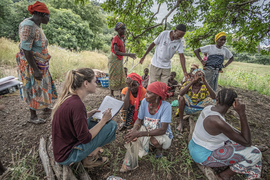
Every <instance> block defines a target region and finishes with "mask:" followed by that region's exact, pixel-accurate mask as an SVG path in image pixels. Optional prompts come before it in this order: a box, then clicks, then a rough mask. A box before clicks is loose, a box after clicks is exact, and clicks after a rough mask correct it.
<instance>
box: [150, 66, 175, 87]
mask: <svg viewBox="0 0 270 180" xmlns="http://www.w3.org/2000/svg"><path fill="white" fill-rule="evenodd" d="M170 74H171V68H170V69H162V68H158V67H156V66H154V65H152V64H151V66H150V77H149V83H148V85H149V84H151V83H152V82H155V81H158V80H160V82H164V83H166V84H167V83H168V79H169V78H170Z"/></svg>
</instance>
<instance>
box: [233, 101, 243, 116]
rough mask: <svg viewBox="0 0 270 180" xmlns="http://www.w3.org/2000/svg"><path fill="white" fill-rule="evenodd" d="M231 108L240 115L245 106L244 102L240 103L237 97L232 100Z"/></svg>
mask: <svg viewBox="0 0 270 180" xmlns="http://www.w3.org/2000/svg"><path fill="white" fill-rule="evenodd" d="M233 109H234V110H235V111H236V112H237V113H238V114H239V115H240V114H243V113H245V110H246V106H245V104H241V103H240V102H239V100H238V99H237V98H235V101H234V102H233Z"/></svg>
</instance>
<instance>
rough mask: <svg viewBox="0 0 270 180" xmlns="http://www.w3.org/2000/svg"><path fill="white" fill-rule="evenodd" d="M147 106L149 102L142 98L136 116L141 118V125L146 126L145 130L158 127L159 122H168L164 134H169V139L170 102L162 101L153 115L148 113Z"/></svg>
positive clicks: (170, 132) (170, 135)
mask: <svg viewBox="0 0 270 180" xmlns="http://www.w3.org/2000/svg"><path fill="white" fill-rule="evenodd" d="M148 107H149V103H148V102H147V101H146V100H145V99H143V100H142V102H141V106H140V109H139V114H138V118H139V119H141V120H143V125H144V126H145V127H146V129H147V130H149V131H151V130H154V129H158V128H160V127H161V123H168V124H169V125H168V129H167V131H166V134H167V135H168V136H169V138H170V139H172V138H173V134H172V131H171V126H170V123H171V119H172V106H171V104H170V103H168V102H166V101H162V102H161V105H160V107H159V110H158V112H156V114H154V115H151V114H150V113H149V111H148Z"/></svg>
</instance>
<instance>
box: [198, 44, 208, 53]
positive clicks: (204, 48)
mask: <svg viewBox="0 0 270 180" xmlns="http://www.w3.org/2000/svg"><path fill="white" fill-rule="evenodd" d="M209 49H210V45H207V46H203V47H200V50H201V52H202V53H208V51H209Z"/></svg>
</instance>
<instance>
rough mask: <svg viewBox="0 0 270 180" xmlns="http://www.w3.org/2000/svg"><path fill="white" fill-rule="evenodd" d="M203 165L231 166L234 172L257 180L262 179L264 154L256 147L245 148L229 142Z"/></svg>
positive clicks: (214, 152)
mask: <svg viewBox="0 0 270 180" xmlns="http://www.w3.org/2000/svg"><path fill="white" fill-rule="evenodd" d="M201 164H202V165H204V166H208V167H223V166H230V169H231V170H232V171H233V172H236V173H240V174H246V177H247V180H250V179H257V178H260V177H261V169H262V153H261V151H260V150H259V149H258V148H256V147H254V146H251V147H245V146H242V145H240V144H238V143H235V142H232V141H227V142H226V143H225V146H222V147H220V148H218V149H217V150H215V151H213V152H212V153H211V155H210V156H209V157H208V158H207V160H205V161H204V162H203V163H201Z"/></svg>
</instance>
